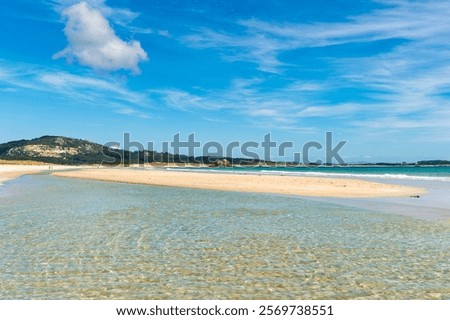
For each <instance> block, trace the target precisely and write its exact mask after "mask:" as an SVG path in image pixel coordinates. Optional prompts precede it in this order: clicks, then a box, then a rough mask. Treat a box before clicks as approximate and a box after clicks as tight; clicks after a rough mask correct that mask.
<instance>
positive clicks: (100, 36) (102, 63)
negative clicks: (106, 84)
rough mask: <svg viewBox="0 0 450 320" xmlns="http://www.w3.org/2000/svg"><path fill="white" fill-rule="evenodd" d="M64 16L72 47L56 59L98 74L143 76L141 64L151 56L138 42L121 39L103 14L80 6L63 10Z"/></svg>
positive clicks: (66, 33) (88, 6)
mask: <svg viewBox="0 0 450 320" xmlns="http://www.w3.org/2000/svg"><path fill="white" fill-rule="evenodd" d="M62 15H63V16H64V18H65V19H66V27H65V29H64V33H65V35H66V37H67V40H68V42H69V45H68V46H67V47H66V48H65V49H64V50H62V51H60V52H58V53H56V54H55V55H54V58H55V59H57V58H61V57H66V58H67V59H68V60H69V61H72V60H73V59H75V60H77V61H78V62H79V63H80V64H81V65H85V66H89V67H91V68H93V69H96V70H106V71H114V70H120V69H125V70H131V71H133V72H134V73H139V72H140V70H139V67H138V64H139V63H140V62H142V61H145V60H147V53H146V52H145V51H144V50H143V49H142V47H141V44H140V43H139V42H138V41H135V40H133V41H129V42H126V41H123V40H122V39H120V38H119V37H118V36H117V35H116V34H115V32H114V30H113V29H112V27H111V25H110V24H109V22H108V20H107V19H106V18H105V16H104V15H103V14H102V12H101V11H100V10H98V9H96V8H93V7H91V6H90V5H89V4H88V3H86V2H80V3H77V4H74V5H72V6H70V7H69V8H67V9H65V10H63V12H62Z"/></svg>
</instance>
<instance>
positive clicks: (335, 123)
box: [0, 0, 450, 162]
mask: <svg viewBox="0 0 450 320" xmlns="http://www.w3.org/2000/svg"><path fill="white" fill-rule="evenodd" d="M449 17H450V2H448V1H401V0H392V1H387V0H386V1H385V0H378V1H372V2H371V1H356V0H333V1H331V0H329V1H324V0H322V1H319V0H317V1H306V0H299V1H245V0H240V1H232V0H229V1H201V0H199V1H131V0H110V1H104V0H86V1H76V0H53V1H51V0H34V1H31V0H16V1H8V2H6V3H4V4H3V7H2V11H1V12H0V142H6V141H10V140H16V139H23V138H25V139H28V138H34V137H38V136H42V135H47V134H50V135H64V136H70V137H76V138H83V139H89V140H91V141H95V142H99V143H105V142H108V141H122V139H123V138H122V136H123V133H124V132H129V133H130V134H131V138H132V139H133V140H136V141H140V142H142V143H145V142H147V141H154V142H155V146H156V149H157V150H161V147H160V143H161V142H162V141H171V140H172V137H173V136H174V135H175V134H176V133H178V132H180V134H181V137H182V138H183V137H184V138H185V139H186V138H187V136H188V135H189V134H190V133H193V132H194V133H195V135H196V138H197V140H198V141H201V142H202V143H205V142H207V141H211V140H214V141H218V142H220V143H223V144H226V143H228V142H230V141H240V142H241V143H243V142H246V141H251V140H254V141H257V142H261V141H262V139H263V137H264V135H265V134H266V133H269V132H270V133H271V135H272V139H273V140H276V141H278V142H283V141H292V142H293V143H294V148H295V149H296V150H292V151H301V147H302V145H303V144H304V143H306V142H308V141H311V140H314V141H318V142H320V143H323V142H324V140H325V132H327V131H332V132H333V134H334V136H333V138H334V139H335V141H336V143H337V141H338V140H347V141H348V142H347V144H346V145H345V146H344V147H343V148H342V151H341V156H343V157H344V160H346V161H348V162H358V161H416V160H421V159H450V151H449V150H450V27H449V25H450V20H449V19H450V18H449ZM236 156H238V154H236Z"/></svg>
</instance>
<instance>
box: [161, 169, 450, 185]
mask: <svg viewBox="0 0 450 320" xmlns="http://www.w3.org/2000/svg"><path fill="white" fill-rule="evenodd" d="M166 170H170V171H184V172H213V173H234V174H258V175H261V174H263V175H276V176H303V177H334V178H369V179H393V180H419V181H443V182H450V177H448V176H447V177H442V176H425V175H423V176H419V175H407V174H392V173H384V174H373V173H342V172H339V173H333V172H317V171H316V172H314V171H308V172H304V171H283V170H261V171H256V170H220V169H219V170H218V169H191V168H180V169H178V168H166Z"/></svg>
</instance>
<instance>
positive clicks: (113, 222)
mask: <svg viewBox="0 0 450 320" xmlns="http://www.w3.org/2000/svg"><path fill="white" fill-rule="evenodd" d="M6 187H7V191H2V194H1V195H0V219H1V222H2V223H1V225H0V256H1V260H0V299H417V298H420V299H450V278H449V277H448V275H449V274H450V270H449V269H450V266H449V261H450V253H449V250H448V247H449V243H450V222H449V221H435V222H429V221H423V220H415V219H411V218H407V217H402V216H395V215H388V214H379V213H372V212H365V211H360V210H359V211H358V210H355V209H350V208H347V207H344V206H337V205H331V204H327V203H321V202H319V201H309V200H303V199H295V198H288V197H282V196H267V195H253V194H239V193H233V192H220V191H208V190H191V189H182V188H167V187H150V186H140V185H126V184H114V183H106V182H97V181H83V180H69V179H60V178H56V177H51V176H46V175H41V176H26V177H22V178H20V179H18V180H15V181H11V182H9V183H8V184H7V185H6Z"/></svg>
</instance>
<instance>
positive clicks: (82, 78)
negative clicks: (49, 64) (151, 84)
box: [0, 61, 153, 118]
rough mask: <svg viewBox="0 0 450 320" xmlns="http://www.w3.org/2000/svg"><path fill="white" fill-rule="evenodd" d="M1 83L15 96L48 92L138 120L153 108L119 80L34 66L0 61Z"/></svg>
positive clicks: (141, 94) (142, 95)
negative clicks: (21, 93) (25, 93)
mask: <svg viewBox="0 0 450 320" xmlns="http://www.w3.org/2000/svg"><path fill="white" fill-rule="evenodd" d="M1 84H4V85H6V86H7V88H9V89H10V90H15V91H16V92H17V93H18V94H20V90H27V91H28V92H30V91H33V92H47V93H51V94H52V96H61V97H64V98H65V99H67V101H77V102H79V103H87V104H90V105H92V106H95V107H103V108H107V109H109V110H112V111H113V112H115V113H120V114H126V115H131V116H137V117H140V118H148V117H149V114H148V110H149V109H151V108H152V107H153V105H152V103H151V101H150V99H149V98H148V96H147V95H146V94H144V93H139V92H135V91H132V90H130V89H128V88H127V87H126V86H125V85H124V84H123V83H121V82H120V81H114V80H112V79H111V78H109V79H101V78H98V77H94V76H92V75H75V74H71V73H68V72H63V71H57V70H53V69H48V68H43V67H41V66H36V65H29V64H14V65H11V64H7V63H4V62H2V61H0V85H1Z"/></svg>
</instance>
